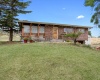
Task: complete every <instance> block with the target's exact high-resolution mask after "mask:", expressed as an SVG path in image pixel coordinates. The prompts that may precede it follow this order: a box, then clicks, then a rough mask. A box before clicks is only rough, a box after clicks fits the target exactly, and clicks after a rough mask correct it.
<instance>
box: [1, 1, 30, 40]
mask: <svg viewBox="0 0 100 80" xmlns="http://www.w3.org/2000/svg"><path fill="white" fill-rule="evenodd" d="M30 3H31V2H30V1H26V2H25V1H21V0H0V25H1V26H2V27H8V28H9V30H10V35H9V41H12V40H13V28H14V27H16V26H17V27H18V25H17V22H18V18H17V16H18V14H26V13H30V12H31V11H26V10H25V9H26V8H27V6H29V4H30Z"/></svg>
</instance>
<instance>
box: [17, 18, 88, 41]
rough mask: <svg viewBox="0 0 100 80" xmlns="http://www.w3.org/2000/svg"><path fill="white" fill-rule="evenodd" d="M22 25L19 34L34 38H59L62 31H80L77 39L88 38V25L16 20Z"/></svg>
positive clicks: (83, 39)
mask: <svg viewBox="0 0 100 80" xmlns="http://www.w3.org/2000/svg"><path fill="white" fill-rule="evenodd" d="M18 23H19V25H20V26H21V27H22V29H21V36H23V37H29V36H31V37H32V38H33V39H34V40H49V41H50V40H54V39H56V40H61V39H63V37H62V34H63V33H71V32H75V33H76V32H79V31H80V32H82V34H81V35H80V36H79V38H78V39H77V41H81V42H85V40H88V29H89V28H90V27H89V26H79V25H68V24H57V23H45V22H32V21H27V20H22V21H19V22H18Z"/></svg>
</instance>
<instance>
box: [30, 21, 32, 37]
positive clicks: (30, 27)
mask: <svg viewBox="0 0 100 80" xmlns="http://www.w3.org/2000/svg"><path fill="white" fill-rule="evenodd" d="M31 35H32V23H30V36H31Z"/></svg>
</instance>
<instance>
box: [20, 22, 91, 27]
mask: <svg viewBox="0 0 100 80" xmlns="http://www.w3.org/2000/svg"><path fill="white" fill-rule="evenodd" d="M18 23H33V24H45V25H58V26H70V27H81V28H92V27H91V26H81V25H70V24H59V23H48V22H35V21H28V20H19V21H18Z"/></svg>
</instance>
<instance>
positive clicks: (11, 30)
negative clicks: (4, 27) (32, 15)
mask: <svg viewBox="0 0 100 80" xmlns="http://www.w3.org/2000/svg"><path fill="white" fill-rule="evenodd" d="M9 41H13V28H12V27H10V35H9Z"/></svg>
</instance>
